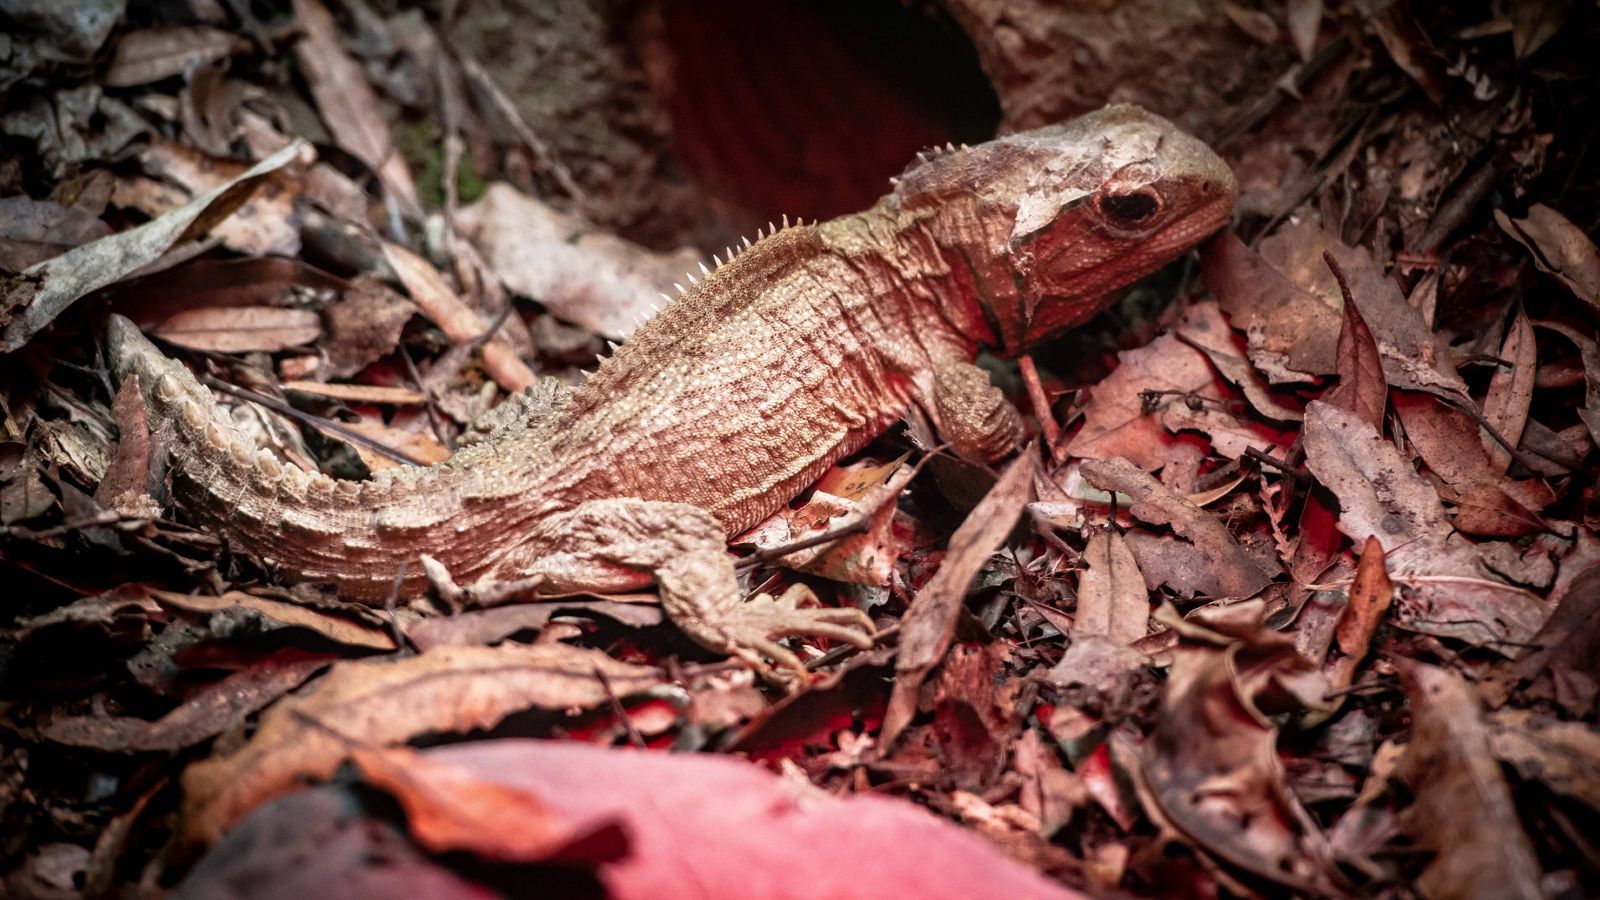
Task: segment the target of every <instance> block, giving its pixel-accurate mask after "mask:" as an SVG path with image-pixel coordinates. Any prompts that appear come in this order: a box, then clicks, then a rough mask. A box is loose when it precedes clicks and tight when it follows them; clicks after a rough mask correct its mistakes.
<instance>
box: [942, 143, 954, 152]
mask: <svg viewBox="0 0 1600 900" xmlns="http://www.w3.org/2000/svg"><path fill="white" fill-rule="evenodd" d="M944 149H945V152H946V153H954V152H956V145H955V144H953V143H951V142H950V141H945V142H944Z"/></svg>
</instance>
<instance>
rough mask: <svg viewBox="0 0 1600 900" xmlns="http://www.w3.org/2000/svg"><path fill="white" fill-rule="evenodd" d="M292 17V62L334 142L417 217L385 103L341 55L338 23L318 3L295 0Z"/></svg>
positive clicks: (403, 209) (344, 54)
mask: <svg viewBox="0 0 1600 900" xmlns="http://www.w3.org/2000/svg"><path fill="white" fill-rule="evenodd" d="M294 17H295V21H296V23H297V24H298V25H299V26H300V34H301V38H300V40H299V41H298V42H297V43H296V44H295V47H294V50H295V60H296V61H297V62H298V63H299V65H300V73H301V74H302V75H304V76H305V79H306V86H307V87H308V88H309V89H310V90H311V99H312V100H314V101H315V102H316V104H317V112H319V113H321V114H322V121H323V124H325V125H326V126H327V127H328V132H329V133H330V134H332V135H333V140H334V142H335V143H337V144H338V145H339V146H340V147H341V148H342V149H344V150H345V151H346V152H348V153H349V154H350V155H351V156H354V157H355V158H356V159H359V160H361V161H362V162H363V163H365V164H366V165H367V168H369V169H371V170H372V171H373V172H375V173H377V176H378V180H379V181H381V182H383V186H384V187H385V188H386V189H387V190H388V192H389V195H390V196H392V197H393V198H394V199H395V202H396V203H398V204H399V205H400V209H401V212H402V213H404V214H406V215H408V216H412V217H418V216H420V215H421V207H420V206H419V205H418V203H417V188H416V185H415V184H414V183H413V182H412V180H411V172H410V171H409V170H408V169H407V168H406V161H405V157H403V156H401V155H400V153H399V151H397V150H396V149H395V146H394V141H393V139H392V138H391V137H390V135H389V125H388V123H387V122H386V121H384V115H383V109H384V107H383V104H382V103H381V102H380V101H379V100H378V95H377V93H376V92H375V91H373V89H372V85H371V83H370V82H368V81H367V75H366V72H365V71H363V70H362V68H361V65H360V64H359V63H357V62H356V61H355V60H354V59H352V58H351V57H350V54H349V53H347V52H345V49H344V45H343V44H342V43H341V42H340V33H339V25H338V23H337V22H335V21H334V19H333V16H332V15H330V14H329V13H328V9H327V7H326V6H323V5H322V3H320V2H318V0H294Z"/></svg>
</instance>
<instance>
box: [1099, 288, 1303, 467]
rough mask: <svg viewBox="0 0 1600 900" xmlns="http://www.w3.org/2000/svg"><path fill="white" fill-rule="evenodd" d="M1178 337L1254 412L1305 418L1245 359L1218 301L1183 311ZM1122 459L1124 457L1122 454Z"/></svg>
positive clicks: (1275, 417) (1284, 419)
mask: <svg viewBox="0 0 1600 900" xmlns="http://www.w3.org/2000/svg"><path fill="white" fill-rule="evenodd" d="M1176 333H1177V335H1178V337H1181V338H1183V339H1184V340H1185V341H1187V342H1188V343H1189V345H1190V346H1192V347H1194V348H1195V349H1196V350H1199V351H1200V352H1202V353H1204V354H1205V355H1206V358H1207V359H1209V360H1211V364H1212V365H1213V366H1216V367H1217V371H1218V372H1221V373H1222V377H1223V378H1226V379H1228V381H1229V382H1230V383H1232V384H1233V385H1234V386H1235V387H1237V388H1238V389H1239V390H1240V392H1242V393H1243V394H1244V396H1245V399H1246V400H1249V401H1250V405H1251V406H1252V407H1254V408H1255V411H1256V412H1258V413H1260V414H1262V415H1263V416H1266V417H1267V418H1269V419H1273V420H1275V421H1278V422H1298V421H1300V419H1301V418H1302V415H1301V412H1300V410H1298V409H1295V408H1292V407H1290V406H1287V405H1285V403H1284V402H1283V401H1282V400H1280V399H1279V398H1278V397H1276V396H1274V395H1273V393H1272V388H1271V385H1269V384H1267V382H1266V379H1264V378H1262V377H1261V373H1260V372H1257V371H1256V370H1255V368H1254V367H1252V366H1251V365H1250V361H1249V360H1247V359H1245V357H1244V355H1243V352H1244V351H1243V350H1242V348H1241V347H1239V346H1236V342H1237V341H1238V339H1237V338H1236V337H1235V335H1234V332H1233V330H1232V329H1230V328H1229V327H1228V321H1227V320H1226V319H1224V318H1223V316H1222V310H1221V308H1220V307H1218V306H1217V304H1216V301H1212V300H1208V301H1206V302H1204V303H1195V304H1191V305H1190V306H1189V307H1188V308H1186V309H1185V310H1184V311H1183V321H1182V322H1180V323H1179V324H1178V328H1177V332H1176ZM1119 455H1121V454H1119Z"/></svg>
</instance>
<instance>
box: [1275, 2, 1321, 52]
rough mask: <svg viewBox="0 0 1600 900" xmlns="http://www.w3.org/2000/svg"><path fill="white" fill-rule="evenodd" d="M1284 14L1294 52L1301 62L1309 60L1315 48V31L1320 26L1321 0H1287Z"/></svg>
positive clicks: (1319, 28)
mask: <svg viewBox="0 0 1600 900" xmlns="http://www.w3.org/2000/svg"><path fill="white" fill-rule="evenodd" d="M1284 15H1285V17H1286V18H1287V19H1288V25H1289V29H1288V30H1289V40H1290V42H1291V43H1293V44H1294V50H1295V53H1298V54H1299V55H1300V60H1301V61H1302V62H1305V61H1307V60H1310V59H1311V56H1312V54H1313V53H1315V52H1316V50H1317V32H1318V31H1319V30H1321V28H1322V0H1289V3H1288V7H1287V8H1286V9H1285V10H1284Z"/></svg>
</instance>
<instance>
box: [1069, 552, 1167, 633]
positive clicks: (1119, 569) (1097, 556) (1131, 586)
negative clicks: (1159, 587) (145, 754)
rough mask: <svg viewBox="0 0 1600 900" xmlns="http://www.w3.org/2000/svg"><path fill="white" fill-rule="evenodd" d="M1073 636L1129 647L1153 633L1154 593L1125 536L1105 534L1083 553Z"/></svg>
mask: <svg viewBox="0 0 1600 900" xmlns="http://www.w3.org/2000/svg"><path fill="white" fill-rule="evenodd" d="M1083 563H1084V566H1085V568H1084V571H1083V574H1082V575H1080V576H1079V577H1078V613H1077V618H1076V619H1074V620H1073V622H1072V636H1073V640H1074V641H1076V640H1077V638H1078V637H1079V636H1080V635H1090V634H1097V635H1104V636H1106V637H1108V638H1110V639H1111V640H1113V641H1115V642H1117V643H1119V644H1123V645H1128V644H1132V643H1133V642H1134V641H1137V640H1139V639H1140V638H1142V637H1144V636H1145V635H1146V634H1148V633H1149V632H1150V594H1149V590H1148V589H1147V588H1146V587H1145V581H1144V576H1143V575H1142V574H1140V572H1139V563H1138V562H1137V561H1136V560H1135V559H1134V558H1133V553H1132V551H1130V550H1129V549H1128V544H1127V542H1126V541H1124V540H1123V539H1122V535H1120V534H1117V533H1116V532H1115V531H1102V532H1100V533H1099V534H1097V535H1095V536H1094V537H1092V538H1090V539H1089V545H1088V546H1087V547H1085V548H1084V551H1083Z"/></svg>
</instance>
